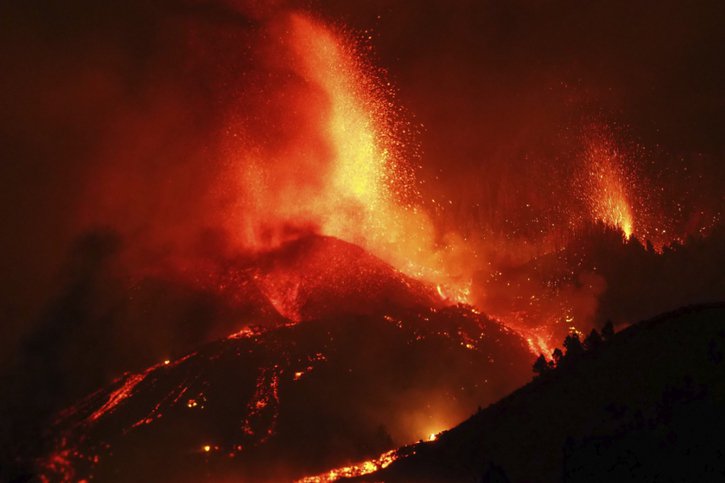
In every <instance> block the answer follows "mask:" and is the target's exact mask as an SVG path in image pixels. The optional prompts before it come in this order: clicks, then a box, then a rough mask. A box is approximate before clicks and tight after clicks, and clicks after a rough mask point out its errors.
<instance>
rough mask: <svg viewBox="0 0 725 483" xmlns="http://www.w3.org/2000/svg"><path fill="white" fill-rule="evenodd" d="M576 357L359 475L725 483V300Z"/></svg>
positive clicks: (639, 328) (641, 327) (665, 318)
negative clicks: (382, 465)
mask: <svg viewBox="0 0 725 483" xmlns="http://www.w3.org/2000/svg"><path fill="white" fill-rule="evenodd" d="M572 358H573V359H575V360H570V361H569V363H566V364H560V365H559V367H557V368H556V369H553V370H551V371H547V372H545V373H544V374H543V375H540V376H538V377H536V378H535V379H534V380H533V381H532V382H530V383H529V384H527V385H526V386H524V387H523V388H521V389H519V390H517V391H516V392H514V393H513V394H511V395H510V396H508V397H506V398H504V399H503V400H501V401H499V402H497V403H495V404H493V405H491V406H489V407H488V408H486V409H484V410H482V411H479V412H478V413H477V414H475V415H474V416H472V417H471V418H470V419H468V420H467V421H465V422H464V423H462V424H460V425H459V426H457V427H455V428H453V429H451V430H450V431H446V432H444V433H442V434H441V435H440V436H439V438H438V439H437V441H435V442H432V443H419V444H418V445H415V446H411V447H407V448H403V449H401V450H400V451H399V457H400V459H399V460H398V461H397V462H395V463H393V464H392V465H391V466H389V467H388V468H386V469H384V470H382V471H379V472H377V473H373V474H371V475H368V476H366V477H363V478H361V481H386V482H402V481H406V482H407V481H417V482H438V481H477V482H494V481H496V482H504V481H506V482H527V481H528V482H533V481H536V482H558V481H565V482H610V481H616V482H627V481H631V482H634V481H637V482H640V481H652V482H654V481H658V482H676V481H677V482H680V481H697V482H711V481H712V482H715V481H723V479H724V478H725V420H723V418H722V414H723V410H725V305H724V304H716V305H708V306H698V307H688V308H683V309H680V310H678V311H675V312H671V313H668V314H665V315H662V316H660V317H657V318H655V319H651V320H648V321H645V322H641V323H639V324H636V325H633V326H631V327H629V328H627V329H625V330H623V331H621V332H620V333H617V334H616V335H614V336H613V337H612V339H611V340H610V341H605V342H603V343H601V344H600V345H598V346H597V347H593V348H591V349H589V350H587V351H585V352H582V353H581V354H580V355H578V356H573V357H572Z"/></svg>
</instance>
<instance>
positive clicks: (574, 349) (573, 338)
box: [564, 332, 584, 358]
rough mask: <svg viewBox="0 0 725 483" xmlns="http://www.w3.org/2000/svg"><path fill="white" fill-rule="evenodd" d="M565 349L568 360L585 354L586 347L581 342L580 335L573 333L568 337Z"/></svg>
mask: <svg viewBox="0 0 725 483" xmlns="http://www.w3.org/2000/svg"><path fill="white" fill-rule="evenodd" d="M564 348H565V349H566V357H567V358H572V357H577V356H578V355H579V354H581V353H582V352H584V347H583V346H582V343H581V341H580V340H579V334H577V333H576V332H572V333H571V334H569V335H568V336H566V339H564Z"/></svg>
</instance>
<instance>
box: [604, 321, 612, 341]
mask: <svg viewBox="0 0 725 483" xmlns="http://www.w3.org/2000/svg"><path fill="white" fill-rule="evenodd" d="M613 337H614V324H612V321H611V320H608V321H607V323H606V324H604V327H603V328H602V339H604V341H605V342H607V341H610V340H612V338H613Z"/></svg>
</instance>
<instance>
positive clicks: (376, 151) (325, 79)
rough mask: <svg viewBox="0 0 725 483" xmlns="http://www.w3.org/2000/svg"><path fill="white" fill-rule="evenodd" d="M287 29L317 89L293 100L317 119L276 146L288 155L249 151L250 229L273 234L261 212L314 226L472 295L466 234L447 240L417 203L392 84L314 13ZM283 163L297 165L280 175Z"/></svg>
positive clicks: (459, 296) (308, 83) (291, 63)
mask: <svg viewBox="0 0 725 483" xmlns="http://www.w3.org/2000/svg"><path fill="white" fill-rule="evenodd" d="M280 32H284V33H283V34H280V35H281V36H284V37H286V41H284V42H283V47H282V51H284V55H283V57H284V58H285V60H286V61H288V64H286V65H285V68H286V69H291V70H292V71H293V73H294V74H295V75H296V76H299V78H300V79H301V82H302V83H303V84H304V88H302V89H301V91H302V92H303V93H305V94H307V95H308V97H309V99H308V100H305V98H304V97H305V96H304V95H300V97H302V99H301V100H300V99H297V100H296V101H295V102H296V103H299V104H294V106H290V109H295V110H296V111H295V112H298V111H305V110H307V111H309V114H308V115H306V117H303V118H304V119H305V122H307V121H309V125H305V126H292V127H291V128H290V130H291V131H297V130H308V129H309V130H310V131H309V134H310V135H309V136H305V135H297V138H299V139H297V138H295V137H294V136H290V137H291V138H292V139H293V142H292V143H293V144H292V146H291V148H289V149H286V150H284V151H283V152H281V153H275V154H277V155H279V156H280V157H279V159H275V160H271V162H270V160H268V159H265V160H264V162H262V161H260V160H257V161H254V160H251V162H250V161H249V160H247V161H248V162H247V163H246V164H247V166H245V168H244V170H245V172H244V174H243V178H244V182H243V186H242V188H241V189H243V190H245V192H246V195H247V196H248V197H250V198H252V201H251V203H250V204H251V205H252V206H253V209H252V210H249V209H245V212H244V214H243V216H245V217H246V219H247V221H246V230H247V232H252V236H249V235H245V236H247V238H253V239H255V240H260V239H263V238H264V237H263V236H256V234H255V233H253V232H254V231H255V229H256V228H254V227H253V228H252V229H251V231H250V229H249V225H250V223H249V221H248V220H249V219H250V218H255V219H257V220H258V221H259V226H260V227H262V228H260V229H259V230H258V231H264V230H265V229H268V227H269V225H271V224H276V226H281V227H303V228H304V229H307V230H309V229H310V228H311V229H312V230H314V231H317V232H318V233H320V234H323V235H328V236H332V237H335V238H339V239H341V240H344V241H347V242H350V243H354V244H356V245H359V246H361V247H363V248H365V249H366V250H367V251H369V252H371V253H373V254H374V255H376V256H378V257H379V258H381V259H383V260H384V261H386V262H388V263H389V264H391V265H393V266H394V267H395V268H397V269H398V270H400V271H401V272H403V273H405V274H407V275H409V276H412V277H415V278H418V279H421V280H424V281H426V282H428V283H431V284H432V285H433V286H435V285H438V286H439V287H441V289H440V290H442V291H443V292H444V293H445V294H446V298H448V299H451V300H455V301H459V302H465V301H467V300H466V299H467V297H468V293H469V284H470V279H471V273H470V270H471V269H470V257H471V255H470V254H468V253H465V250H464V249H463V246H464V245H463V243H461V241H460V240H459V239H458V238H457V237H455V236H452V235H449V236H446V237H443V239H442V240H441V239H440V238H439V237H438V234H437V233H436V230H435V227H434V225H433V222H432V221H431V219H430V217H429V216H428V214H427V213H425V212H424V211H423V210H422V208H421V207H420V206H418V205H417V204H416V203H415V202H414V200H415V199H416V198H418V197H419V195H418V193H417V190H416V189H415V183H414V181H413V175H412V170H411V168H410V165H409V164H408V163H406V162H405V161H404V153H403V149H404V143H403V142H402V141H401V136H400V134H401V132H402V130H401V129H400V127H401V126H404V124H403V123H402V122H400V120H399V116H398V115H397V113H396V111H395V108H394V103H393V102H392V101H391V94H390V92H389V89H388V88H387V87H385V86H384V85H383V83H381V81H380V79H379V76H377V75H375V70H374V68H373V67H372V66H370V65H368V64H366V63H365V62H364V61H363V60H362V59H363V58H362V56H361V55H360V54H359V52H358V49H357V47H356V45H355V43H354V42H351V41H349V40H348V39H347V38H346V36H344V35H342V34H341V33H339V32H335V31H334V30H332V29H330V28H329V27H328V26H326V25H324V24H322V23H320V22H317V21H315V20H313V19H311V18H310V17H309V16H307V15H304V14H300V13H297V14H292V15H290V17H289V18H288V20H287V24H286V25H285V26H284V27H283V28H282V29H280ZM306 90H309V92H307V91H306ZM293 115H294V113H293ZM310 137H315V138H319V139H320V140H321V141H320V143H321V144H324V148H319V146H317V145H315V147H314V148H310V146H309V144H310V143H311V142H312V141H310V140H309V138H310ZM252 151H253V150H248V152H252ZM285 156H286V157H285ZM295 164H297V166H296V167H295V166H293V167H290V165H295ZM269 165H272V166H276V167H277V171H275V170H274V169H273V168H271V167H270V166H269ZM280 171H282V172H284V173H293V174H292V175H291V176H288V178H287V179H285V180H284V181H279V178H281V177H282V176H283V175H282V174H280V173H279V172H280ZM255 210H256V211H257V213H254V211H255ZM250 212H252V214H251V215H250ZM265 227H266V228H265ZM242 231H244V230H242ZM283 241H284V240H283ZM251 245H254V243H251ZM257 245H259V244H257ZM262 245H264V244H262ZM257 248H262V249H265V248H270V247H269V246H261V247H259V246H257Z"/></svg>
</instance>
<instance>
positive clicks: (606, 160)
mask: <svg viewBox="0 0 725 483" xmlns="http://www.w3.org/2000/svg"><path fill="white" fill-rule="evenodd" d="M586 156H587V163H588V166H589V176H590V183H589V186H590V199H589V202H590V208H591V210H592V214H593V216H594V218H595V219H596V220H598V221H600V222H602V223H605V224H607V225H609V226H611V227H613V228H618V229H619V230H621V231H622V233H623V234H624V236H625V238H626V239H629V238H630V237H631V236H632V234H633V233H634V216H633V215H632V208H631V205H630V202H629V194H628V191H629V190H628V186H627V182H628V180H629V178H630V177H629V176H627V173H626V171H625V168H624V166H623V165H622V164H621V160H620V159H619V155H618V151H617V149H616V148H615V147H614V146H612V145H611V143H609V142H607V141H606V140H603V139H596V140H594V141H592V142H591V143H590V144H589V147H588V150H587V153H586Z"/></svg>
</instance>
